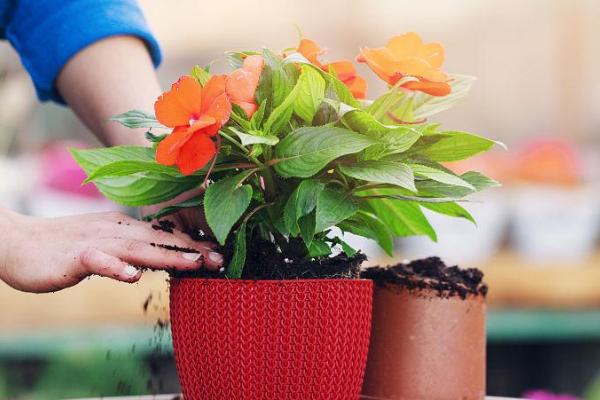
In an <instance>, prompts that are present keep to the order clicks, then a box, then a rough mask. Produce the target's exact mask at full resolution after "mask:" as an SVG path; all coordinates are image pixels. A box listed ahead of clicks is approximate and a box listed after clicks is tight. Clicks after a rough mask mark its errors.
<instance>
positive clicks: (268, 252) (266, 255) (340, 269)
mask: <svg viewBox="0 0 600 400" xmlns="http://www.w3.org/2000/svg"><path fill="white" fill-rule="evenodd" d="M191 236H192V238H194V239H195V240H200V241H212V242H214V241H215V240H214V238H212V237H209V236H201V235H200V234H196V235H191ZM302 246H303V245H302ZM216 250H217V251H218V252H220V253H221V254H223V256H224V258H225V261H224V262H223V265H224V266H227V265H228V264H229V262H230V260H231V258H232V257H233V247H232V246H226V247H219V248H217V249H216ZM366 259H367V257H366V256H365V255H364V254H362V253H360V252H359V253H356V254H355V255H354V256H352V257H348V256H347V255H346V254H344V253H340V254H337V255H335V256H333V257H326V258H320V259H314V260H310V259H307V258H306V257H305V256H304V254H303V251H302V249H301V244H300V242H297V243H292V244H291V245H290V246H289V248H288V251H287V252H286V253H285V254H284V253H282V252H281V251H280V250H279V247H278V246H277V245H276V244H275V243H272V242H269V241H261V242H256V243H252V244H249V245H248V247H247V250H246V264H245V266H244V270H243V272H242V279H262V280H267V279H320V278H329V279H335V278H346V279H347V278H359V277H360V266H361V264H362V263H363V262H364V261H365V260H366ZM171 276H174V277H177V278H213V279H220V278H226V276H225V269H224V268H222V269H221V270H219V271H210V270H207V269H202V268H201V269H199V270H196V271H171Z"/></svg>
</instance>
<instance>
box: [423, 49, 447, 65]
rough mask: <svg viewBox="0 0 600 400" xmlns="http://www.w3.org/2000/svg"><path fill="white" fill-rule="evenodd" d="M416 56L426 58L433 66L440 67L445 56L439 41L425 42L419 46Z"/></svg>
mask: <svg viewBox="0 0 600 400" xmlns="http://www.w3.org/2000/svg"><path fill="white" fill-rule="evenodd" d="M418 56H419V57H421V58H423V59H425V60H427V62H429V64H430V65H431V66H432V67H434V68H441V67H442V64H444V59H445V58H446V56H445V52H444V48H443V47H442V45H441V44H440V43H427V44H424V45H423V46H421V48H420V49H419V53H418Z"/></svg>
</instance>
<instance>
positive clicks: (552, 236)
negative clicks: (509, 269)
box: [510, 185, 600, 265]
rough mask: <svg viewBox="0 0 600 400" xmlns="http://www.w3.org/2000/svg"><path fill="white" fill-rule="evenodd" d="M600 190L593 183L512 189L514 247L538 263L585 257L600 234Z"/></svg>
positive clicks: (576, 259)
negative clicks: (578, 185)
mask: <svg viewBox="0 0 600 400" xmlns="http://www.w3.org/2000/svg"><path fill="white" fill-rule="evenodd" d="M599 194H600V190H598V187H597V186H594V185H584V186H580V187H574V188H570V187H553V186H531V185H529V186H523V187H518V188H514V189H512V192H511V202H510V204H511V211H512V212H511V213H512V230H511V239H512V240H511V242H512V245H513V247H514V248H515V249H516V250H517V251H518V252H519V253H520V254H521V255H522V256H523V257H524V258H526V259H527V260H528V261H532V262H533V263H535V264H543V263H544V262H548V263H552V264H553V265H556V263H557V262H561V261H568V262H569V264H573V262H574V261H575V262H576V261H580V260H582V259H584V258H586V257H587V256H588V255H590V253H591V252H592V251H593V249H594V246H595V240H596V237H597V234H598V228H599V219H600V200H599V199H598V196H599Z"/></svg>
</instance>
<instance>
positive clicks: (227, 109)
mask: <svg viewBox="0 0 600 400" xmlns="http://www.w3.org/2000/svg"><path fill="white" fill-rule="evenodd" d="M206 115H209V116H211V117H212V118H214V119H215V120H216V123H214V124H212V125H210V126H207V127H206V128H203V129H202V132H204V133H205V134H207V135H209V136H214V135H216V134H217V132H218V131H219V129H221V126H223V125H224V124H225V123H226V122H227V121H228V120H229V116H230V115H231V102H230V101H229V98H228V97H227V93H221V94H220V95H219V96H218V97H217V98H215V99H214V100H213V101H212V102H211V103H210V106H209V107H208V109H207V110H206Z"/></svg>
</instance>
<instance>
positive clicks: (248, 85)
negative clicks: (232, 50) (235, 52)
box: [226, 55, 264, 118]
mask: <svg viewBox="0 0 600 400" xmlns="http://www.w3.org/2000/svg"><path fill="white" fill-rule="evenodd" d="M263 67H264V60H263V58H262V56H259V55H250V56H248V57H246V59H244V64H243V66H242V68H238V69H236V70H235V71H233V72H232V73H231V74H230V75H229V76H228V77H227V83H226V91H227V95H228V96H229V99H230V100H231V102H233V103H235V104H237V105H239V106H240V107H242V108H243V109H244V111H246V115H248V118H250V117H252V114H254V112H255V111H256V110H257V109H258V107H257V106H256V98H255V96H256V88H257V87H258V82H259V80H260V75H261V73H262V70H263Z"/></svg>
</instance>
